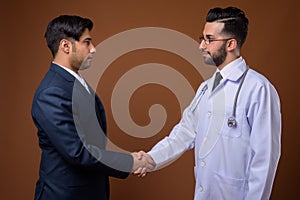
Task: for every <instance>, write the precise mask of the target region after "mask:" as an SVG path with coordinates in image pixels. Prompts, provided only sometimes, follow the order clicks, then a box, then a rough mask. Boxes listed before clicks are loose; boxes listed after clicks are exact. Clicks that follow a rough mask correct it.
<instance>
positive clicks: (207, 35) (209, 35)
mask: <svg viewBox="0 0 300 200" xmlns="http://www.w3.org/2000/svg"><path fill="white" fill-rule="evenodd" d="M213 36H214V35H213V34H206V35H205V37H206V38H211V37H213ZM203 37H204V36H203Z"/></svg>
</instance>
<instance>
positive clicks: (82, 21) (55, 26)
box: [45, 15, 93, 57]
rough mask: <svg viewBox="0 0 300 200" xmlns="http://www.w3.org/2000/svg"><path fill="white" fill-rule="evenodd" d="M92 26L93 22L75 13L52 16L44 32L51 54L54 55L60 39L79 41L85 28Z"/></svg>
mask: <svg viewBox="0 0 300 200" xmlns="http://www.w3.org/2000/svg"><path fill="white" fill-rule="evenodd" d="M92 28H93V22H92V21H91V20H90V19H88V18H82V17H80V16H75V15H61V16H58V17H56V18H54V19H53V20H52V21H51V22H49V24H48V26H47V29H46V32H45V38H46V42H47V45H48V47H49V49H50V51H51V53H52V56H53V57H55V56H56V54H57V51H58V47H59V43H60V41H61V40H62V39H68V40H70V39H74V40H76V41H79V39H80V37H81V36H82V34H83V32H84V31H85V29H88V30H89V31H91V30H92Z"/></svg>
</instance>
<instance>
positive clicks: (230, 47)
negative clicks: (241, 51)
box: [227, 39, 237, 51]
mask: <svg viewBox="0 0 300 200" xmlns="http://www.w3.org/2000/svg"><path fill="white" fill-rule="evenodd" d="M236 48H237V41H236V39H230V40H228V41H227V50H228V51H234V50H235V49H236Z"/></svg>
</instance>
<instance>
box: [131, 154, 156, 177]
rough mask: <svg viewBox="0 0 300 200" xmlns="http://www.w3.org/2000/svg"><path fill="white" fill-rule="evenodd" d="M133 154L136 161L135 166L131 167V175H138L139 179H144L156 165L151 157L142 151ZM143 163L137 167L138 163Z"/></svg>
mask: <svg viewBox="0 0 300 200" xmlns="http://www.w3.org/2000/svg"><path fill="white" fill-rule="evenodd" d="M132 154H134V155H133V157H134V158H136V159H137V161H136V164H137V165H136V166H135V165H134V167H133V170H132V172H133V174H135V175H138V176H139V177H144V176H146V174H147V173H148V172H150V171H152V170H153V169H154V168H155V166H156V163H155V162H154V160H153V159H152V157H151V156H150V155H149V154H147V153H145V152H144V151H139V152H138V153H136V152H135V153H132ZM140 162H143V163H144V164H143V165H138V163H140Z"/></svg>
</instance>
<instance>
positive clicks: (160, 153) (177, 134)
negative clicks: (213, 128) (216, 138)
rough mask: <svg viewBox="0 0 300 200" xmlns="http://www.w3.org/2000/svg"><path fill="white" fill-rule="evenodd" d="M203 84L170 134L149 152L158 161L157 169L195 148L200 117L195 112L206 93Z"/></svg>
mask: <svg viewBox="0 0 300 200" xmlns="http://www.w3.org/2000/svg"><path fill="white" fill-rule="evenodd" d="M204 87H206V86H205V84H202V85H201V86H200V87H199V89H198V91H197V93H196V95H195V97H194V99H193V100H192V102H191V103H190V105H189V106H188V107H187V108H186V109H185V110H184V112H183V115H182V118H181V120H180V122H179V123H178V124H177V125H175V127H174V128H173V129H172V131H171V133H170V135H169V136H166V137H165V138H164V139H162V140H161V141H159V142H158V143H157V144H156V145H155V146H154V147H153V148H152V149H151V150H150V151H149V152H148V153H149V154H150V156H151V157H152V158H153V160H154V161H155V163H156V169H158V168H161V167H163V166H165V165H167V164H169V163H170V162H171V161H173V160H175V159H176V158H178V157H179V156H181V155H182V154H183V153H184V152H185V151H187V150H189V149H192V148H194V143H195V137H196V132H195V127H196V124H197V120H198V117H197V116H195V115H196V113H195V112H194V110H195V108H196V106H197V104H198V103H199V100H200V99H201V97H202V95H203V94H204V92H205V91H204V92H203V88H204Z"/></svg>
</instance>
